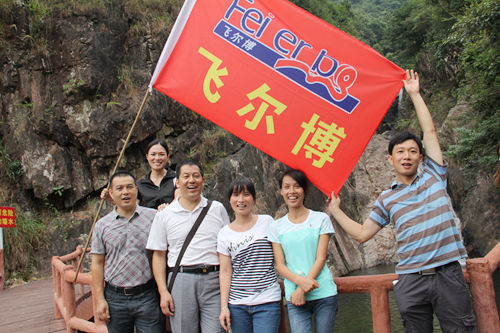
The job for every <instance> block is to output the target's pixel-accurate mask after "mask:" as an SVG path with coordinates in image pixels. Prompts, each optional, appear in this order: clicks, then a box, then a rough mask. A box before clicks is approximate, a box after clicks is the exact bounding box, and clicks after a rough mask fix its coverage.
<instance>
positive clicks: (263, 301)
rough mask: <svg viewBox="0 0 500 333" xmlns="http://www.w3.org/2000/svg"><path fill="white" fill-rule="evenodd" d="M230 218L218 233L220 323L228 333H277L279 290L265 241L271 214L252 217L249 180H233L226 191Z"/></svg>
mask: <svg viewBox="0 0 500 333" xmlns="http://www.w3.org/2000/svg"><path fill="white" fill-rule="evenodd" d="M228 198H229V203H230V204H231V208H232V209H233V211H234V216H235V219H234V221H233V222H232V223H231V224H230V225H227V226H225V227H223V228H222V229H221V230H220V231H219V234H218V237H217V252H218V253H219V261H220V275H219V280H220V296H221V312H220V316H219V320H220V323H221V325H222V327H223V328H224V329H225V330H226V331H227V330H229V326H230V327H231V331H232V332H233V333H242V332H253V333H257V332H259V333H261V332H263V333H276V332H278V330H279V325H280V318H281V310H280V301H281V289H280V286H279V284H278V280H277V277H276V272H275V270H274V257H273V249H272V246H271V243H270V242H269V241H268V240H267V235H268V229H269V225H270V224H271V223H272V222H273V218H272V217H271V216H269V215H256V214H254V213H253V210H254V207H255V187H254V185H253V183H252V181H251V180H249V179H248V178H237V179H235V180H234V181H233V182H232V184H231V187H230V189H229V191H228Z"/></svg>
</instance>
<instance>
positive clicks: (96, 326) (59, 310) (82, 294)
mask: <svg viewBox="0 0 500 333" xmlns="http://www.w3.org/2000/svg"><path fill="white" fill-rule="evenodd" d="M82 254H83V248H82V247H81V246H78V247H77V248H76V250H75V251H74V252H73V253H70V254H67V255H65V256H62V257H52V279H53V283H54V317H55V319H60V318H64V321H65V322H66V332H68V333H76V330H79V331H82V332H95V333H107V332H108V330H107V328H106V325H105V323H104V322H100V321H99V320H98V319H97V316H96V315H95V300H94V297H93V292H92V283H91V282H92V277H91V275H90V273H83V272H82V269H80V272H79V273H78V278H77V280H76V283H74V281H75V275H76V271H75V269H76V267H77V266H78V260H79V258H80V256H81V255H82ZM90 319H93V320H95V322H91V321H89V320H90Z"/></svg>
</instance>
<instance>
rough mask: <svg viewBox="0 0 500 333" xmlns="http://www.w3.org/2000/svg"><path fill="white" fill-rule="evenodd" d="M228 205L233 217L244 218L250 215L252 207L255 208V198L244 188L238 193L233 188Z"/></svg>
mask: <svg viewBox="0 0 500 333" xmlns="http://www.w3.org/2000/svg"><path fill="white" fill-rule="evenodd" d="M229 204H230V205H231V208H232V209H233V211H234V214H235V215H241V216H244V215H245V216H246V215H250V214H252V210H253V207H254V206H255V198H254V197H253V195H252V193H250V192H249V191H248V190H247V188H246V187H245V188H243V189H241V190H240V191H239V192H238V189H237V188H236V187H234V188H233V193H232V194H231V197H230V198H229Z"/></svg>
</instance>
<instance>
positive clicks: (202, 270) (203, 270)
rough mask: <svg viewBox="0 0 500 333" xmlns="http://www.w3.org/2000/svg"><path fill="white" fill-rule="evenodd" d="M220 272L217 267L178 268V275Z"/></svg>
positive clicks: (195, 266)
mask: <svg viewBox="0 0 500 333" xmlns="http://www.w3.org/2000/svg"><path fill="white" fill-rule="evenodd" d="M217 271H220V266H219V265H194V266H180V267H179V273H191V274H207V273H210V272H217Z"/></svg>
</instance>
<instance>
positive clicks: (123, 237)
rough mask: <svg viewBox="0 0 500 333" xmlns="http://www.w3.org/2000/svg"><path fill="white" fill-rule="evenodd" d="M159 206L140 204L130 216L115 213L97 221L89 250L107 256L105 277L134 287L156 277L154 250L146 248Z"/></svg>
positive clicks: (122, 285)
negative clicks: (153, 258) (151, 263)
mask: <svg viewBox="0 0 500 333" xmlns="http://www.w3.org/2000/svg"><path fill="white" fill-rule="evenodd" d="M155 215H156V209H151V208H146V207H142V206H137V207H136V209H135V212H134V214H133V215H132V216H131V217H130V219H127V218H126V217H124V216H121V215H119V214H118V213H117V212H116V207H115V209H113V211H112V212H111V213H109V214H108V215H106V216H104V217H103V218H101V219H100V220H99V221H97V223H96V225H95V228H94V232H93V233H92V249H91V251H90V253H95V254H103V255H105V263H106V266H105V268H104V280H105V281H106V282H108V283H110V284H112V285H114V286H116V287H134V286H138V285H141V284H144V283H146V282H148V281H149V280H151V279H152V278H153V273H152V271H151V265H150V260H151V252H150V251H147V250H146V243H147V241H148V235H149V230H150V229H151V224H152V223H153V219H154V217H155Z"/></svg>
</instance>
